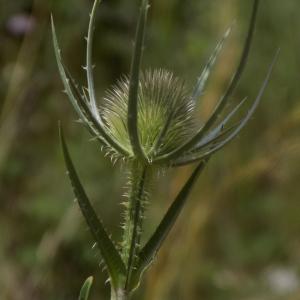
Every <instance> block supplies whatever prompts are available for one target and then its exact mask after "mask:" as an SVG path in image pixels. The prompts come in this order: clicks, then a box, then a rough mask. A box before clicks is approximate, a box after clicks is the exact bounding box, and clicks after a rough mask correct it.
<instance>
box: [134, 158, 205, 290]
mask: <svg viewBox="0 0 300 300" xmlns="http://www.w3.org/2000/svg"><path fill="white" fill-rule="evenodd" d="M206 163H207V160H206V161H202V162H200V163H199V165H198V166H197V168H196V169H195V170H194V172H193V173H192V175H191V176H190V178H189V179H188V181H187V182H186V184H185V185H184V187H183V188H182V189H181V191H180V192H179V194H178V195H177V197H176V199H175V200H174V202H173V203H172V205H171V206H170V208H169V209H168V211H167V213H166V214H165V216H164V217H163V219H162V221H161V222H160V224H159V226H158V227H157V229H156V230H155V232H154V233H153V235H152V237H151V238H150V239H149V241H148V242H147V243H146V245H145V246H144V247H143V248H142V250H141V251H140V253H139V255H138V259H139V261H138V265H137V268H136V270H135V272H134V274H133V276H132V278H133V282H132V284H134V285H135V284H137V282H138V281H139V279H140V276H141V274H142V273H143V271H144V270H145V268H147V266H148V265H149V264H150V263H151V262H152V260H153V259H154V257H155V255H156V253H157V252H158V250H159V249H160V247H161V245H162V243H163V241H164V240H165V239H166V237H167V236H168V234H169V232H170V231H171V229H172V227H173V225H174V223H175V221H176V220H177V218H178V216H179V214H180V212H181V211H182V209H183V207H184V205H185V203H186V201H187V198H188V196H189V194H190V192H191V190H192V187H193V185H194V184H195V182H196V180H197V178H198V176H199V175H200V174H201V172H202V171H203V169H204V167H205V165H206Z"/></svg>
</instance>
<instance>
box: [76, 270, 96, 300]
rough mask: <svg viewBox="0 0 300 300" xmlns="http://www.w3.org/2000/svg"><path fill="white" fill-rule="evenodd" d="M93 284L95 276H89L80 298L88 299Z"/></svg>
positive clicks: (79, 299) (80, 299)
mask: <svg viewBox="0 0 300 300" xmlns="http://www.w3.org/2000/svg"><path fill="white" fill-rule="evenodd" d="M92 284H93V277H92V276H90V277H89V278H87V279H86V281H85V282H84V284H83V285H82V288H81V290H80V294H79V298H78V300H88V299H89V295H90V291H91V287H92Z"/></svg>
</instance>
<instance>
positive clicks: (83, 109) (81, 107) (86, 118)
mask: <svg viewBox="0 0 300 300" xmlns="http://www.w3.org/2000/svg"><path fill="white" fill-rule="evenodd" d="M51 26H52V38H53V45H54V51H55V57H56V61H57V65H58V70H59V73H60V77H61V80H62V82H63V85H64V88H65V91H66V93H67V95H68V98H69V100H70V102H71V104H72V105H73V107H74V109H75V111H76V112H77V114H78V116H79V117H80V119H81V120H82V121H83V122H84V123H85V124H86V125H87V126H89V127H91V123H93V125H94V127H93V128H95V127H96V128H97V135H98V136H100V137H101V139H102V140H103V141H104V142H105V143H106V144H107V145H110V146H111V147H112V148H114V149H116V150H117V152H120V153H123V154H127V151H126V149H124V148H123V147H122V146H121V145H120V144H119V143H118V142H116V141H115V140H114V139H113V138H112V137H111V136H110V135H109V134H108V133H107V132H106V130H105V129H104V127H103V126H102V125H101V124H100V123H99V122H97V121H96V120H95V118H94V117H93V115H92V114H91V111H90V110H89V108H88V107H87V105H86V104H85V103H84V101H82V99H81V98H80V97H79V98H77V97H76V96H75V95H74V93H73V90H72V87H71V84H72V82H70V81H72V79H71V78H69V77H68V76H67V74H66V70H65V68H64V65H63V62H62V57H61V54H60V50H59V46H58V41H57V36H56V32H55V27H54V21H53V18H52V16H51ZM80 101H81V102H80ZM79 102H80V103H79ZM93 130H94V129H93Z"/></svg>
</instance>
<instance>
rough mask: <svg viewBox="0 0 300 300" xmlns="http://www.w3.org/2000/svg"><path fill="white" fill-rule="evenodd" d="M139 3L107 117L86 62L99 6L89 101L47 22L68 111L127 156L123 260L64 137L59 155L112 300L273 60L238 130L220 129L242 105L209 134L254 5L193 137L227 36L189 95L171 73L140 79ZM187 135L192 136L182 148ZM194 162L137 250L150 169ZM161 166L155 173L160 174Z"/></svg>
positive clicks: (135, 280)
mask: <svg viewBox="0 0 300 300" xmlns="http://www.w3.org/2000/svg"><path fill="white" fill-rule="evenodd" d="M141 3H142V4H141V9H140V15H139V20H138V24H137V31H136V41H135V47H134V52H133V58H132V66H131V74H130V78H129V80H126V79H125V80H123V82H120V83H119V85H118V86H117V87H115V88H114V90H113V92H109V93H108V96H107V97H106V99H105V100H106V106H105V111H104V113H103V112H101V111H100V113H99V111H98V108H97V105H96V98H95V91H94V80H93V74H92V63H91V60H92V38H93V25H94V21H95V9H96V6H97V4H98V0H96V1H95V2H94V6H93V9H92V13H91V18H90V24H89V30H88V37H87V67H86V69H87V82H88V95H89V97H87V96H85V93H83V95H82V94H81V93H80V91H79V90H78V89H77V86H76V84H75V82H74V80H73V79H72V77H71V75H70V74H69V73H68V72H66V71H65V68H64V66H63V64H62V61H61V56H60V52H59V48H58V42H57V38H56V33H55V28H54V23H53V20H52V35H53V42H54V50H55V54H56V60H57V63H58V68H59V72H60V75H61V78H62V81H63V84H64V87H65V89H66V92H67V95H68V97H69V98H70V101H71V103H72V105H73V106H74V108H75V110H76V111H77V113H78V115H79V117H80V119H81V121H82V122H83V123H85V124H86V125H87V127H88V128H89V129H90V131H91V132H92V134H93V133H94V134H95V133H96V136H97V137H98V138H99V139H100V140H101V141H102V143H103V144H104V145H105V146H106V147H110V148H111V149H114V151H117V152H119V153H118V154H117V155H118V156H119V157H122V155H125V157H124V158H126V159H127V163H128V164H129V165H131V170H130V172H131V173H130V174H131V181H132V182H131V187H130V188H131V191H130V196H129V201H128V204H127V205H126V206H125V223H124V226H123V230H124V232H123V242H122V245H121V246H122V254H120V253H119V251H118V250H117V249H116V248H115V246H114V244H113V242H112V240H111V239H110V238H109V237H108V235H107V233H106V231H105V230H104V228H103V225H102V223H101V222H100V221H99V219H98V218H97V215H96V213H95V211H94V209H93V207H92V205H91V203H90V202H89V199H88V197H87V196H86V193H85V191H84V189H83V187H82V185H81V183H80V181H79V179H78V176H77V174H76V171H75V169H74V166H73V163H72V161H71V158H70V156H69V153H68V150H67V146H66V143H65V141H64V137H63V134H62V132H61V143H62V149H63V153H64V158H65V162H66V166H67V169H68V174H69V177H70V180H71V183H72V186H73V190H74V193H75V195H76V197H77V199H78V203H79V206H80V209H81V211H82V213H83V215H84V217H85V220H86V222H87V224H88V226H89V228H90V230H91V232H92V234H93V236H94V238H95V239H96V241H97V244H98V247H99V249H100V251H101V254H102V256H103V258H104V263H105V265H106V266H107V268H108V273H109V276H110V281H111V288H112V298H113V299H114V298H117V299H120V300H121V299H127V298H128V297H130V296H131V294H132V292H133V291H134V290H135V289H136V288H137V287H138V286H139V284H140V280H141V275H142V273H143V272H144V271H145V269H147V267H148V266H149V264H150V263H151V262H152V260H153V259H154V257H155V255H156V254H157V252H158V250H159V248H160V246H161V244H162V242H163V241H164V240H165V238H166V236H167V235H168V233H169V232H170V230H171V229H172V227H173V226H174V223H175V221H176V219H177V217H178V215H179V214H180V211H181V210H182V208H183V206H184V204H185V202H186V200H187V197H188V195H189V193H190V191H191V187H192V186H193V184H194V183H195V180H196V178H197V177H198V174H199V173H200V172H201V171H202V170H203V168H204V166H205V164H206V161H207V160H208V159H209V158H210V156H211V155H212V154H213V153H215V152H216V151H218V150H219V149H221V148H223V146H225V145H226V144H227V143H228V142H229V141H231V140H232V139H233V138H235V137H236V136H237V134H238V133H239V132H240V130H241V129H242V128H243V127H244V126H245V125H246V124H247V122H248V121H249V119H250V117H251V116H252V115H253V113H254V111H255V109H256V107H257V105H258V103H259V102H260V100H261V98H262V96H263V93H264V91H265V88H266V86H267V83H268V81H269V78H270V75H271V71H272V69H273V65H274V62H275V61H274V62H273V64H272V65H271V67H270V70H269V72H268V75H267V78H266V79H265V81H264V83H263V85H262V88H261V90H260V92H259V94H258V96H257V98H256V100H255V101H254V103H253V104H252V106H251V107H250V109H249V111H248V113H247V114H246V116H245V117H244V118H242V119H241V121H239V123H238V124H237V125H236V126H232V127H230V128H229V129H228V128H225V125H226V124H227V123H228V121H230V119H231V117H232V116H233V115H234V114H235V113H236V112H237V111H238V109H239V108H240V106H241V105H242V104H243V103H244V101H242V102H241V103H240V104H239V105H237V106H236V108H234V109H233V111H232V112H231V113H229V114H228V115H227V116H226V117H225V119H224V120H223V121H221V122H220V123H221V125H219V126H217V127H216V128H214V129H213V130H211V127H212V126H213V125H214V123H215V122H216V120H217V118H218V117H219V115H220V114H221V113H222V111H223V109H224V107H225V105H226V103H227V102H228V99H229V97H230V96H231V94H232V92H233V91H234V89H235V87H236V85H237V83H238V81H239V79H240V77H241V74H242V72H243V70H244V67H245V65H246V61H247V58H248V54H249V50H250V46H251V42H252V38H253V33H254V28H255V23H256V16H257V10H258V3H259V1H258V0H254V4H253V11H252V17H251V20H250V25H249V30H248V35H247V38H246V42H245V46H244V50H243V52H242V56H241V60H240V63H239V65H238V68H237V71H236V73H235V75H234V76H233V79H232V81H231V83H230V85H229V87H228V89H227V90H226V92H225V94H224V96H223V97H222V98H221V100H220V102H219V104H218V106H217V107H216V108H215V110H214V112H213V114H212V115H211V117H210V118H209V119H208V121H207V122H206V123H205V124H204V125H203V126H202V127H201V128H200V129H199V130H197V132H196V133H193V130H192V128H191V127H192V126H191V123H190V122H191V120H192V119H193V117H194V116H193V117H190V114H192V113H194V109H195V106H196V105H195V100H197V98H199V96H200V94H201V93H202V92H203V87H204V85H205V82H206V81H207V78H208V75H209V73H210V69H211V68H212V66H213V65H214V63H215V60H216V57H217V55H218V54H219V52H220V50H221V48H222V45H223V43H224V40H225V39H226V37H227V36H228V34H229V31H227V32H226V33H225V35H224V37H223V39H222V40H221V42H220V43H219V44H218V45H217V48H216V49H215V51H214V53H213V54H212V56H211V57H210V59H209V61H208V63H207V65H206V66H205V67H204V70H203V72H202V75H201V76H200V77H199V79H198V81H197V84H196V87H195V88H194V92H193V93H192V95H191V96H187V93H186V92H185V86H184V84H181V83H180V81H179V80H177V79H176V78H174V77H173V75H171V74H169V73H167V72H165V71H153V73H150V72H148V73H145V75H143V76H142V79H141V78H140V69H141V61H142V52H143V47H144V38H145V27H146V21H147V11H148V1H147V0H142V1H141ZM74 91H75V92H77V94H76V95H74V93H73V92H74ZM103 120H104V121H103ZM153 126H154V127H153ZM210 130H211V131H210ZM207 132H208V134H207ZM188 135H190V137H189V138H188V141H187V142H185V139H186V136H188ZM129 149H131V150H129ZM119 150H120V151H119ZM195 161H200V164H199V165H198V167H197V168H196V170H195V171H194V172H193V174H192V175H191V177H190V178H189V179H188V181H187V183H186V185H185V186H184V187H183V189H182V191H181V192H180V193H179V194H178V196H177V198H176V199H175V200H174V202H173V204H172V205H171V207H170V209H169V210H168V211H167V213H166V215H165V216H164V218H163V219H162V221H161V222H160V225H159V226H158V228H157V229H156V231H155V232H154V234H153V235H152V237H151V238H150V239H149V241H148V242H146V245H145V246H144V248H142V250H141V251H140V241H141V234H142V228H143V218H144V210H145V201H146V200H145V199H146V197H147V196H146V195H147V186H148V179H147V176H148V172H149V170H150V169H151V168H152V164H153V165H156V164H158V166H159V167H164V166H165V165H166V166H178V165H184V164H189V163H192V162H195ZM159 167H158V169H157V170H159Z"/></svg>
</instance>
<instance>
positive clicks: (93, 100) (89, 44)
mask: <svg viewBox="0 0 300 300" xmlns="http://www.w3.org/2000/svg"><path fill="white" fill-rule="evenodd" d="M99 3H100V0H95V1H94V5H93V9H92V12H91V16H90V22H89V29H88V36H87V52H86V72H87V82H88V92H89V99H90V106H91V110H92V113H93V115H94V117H95V118H96V119H97V120H98V121H99V119H100V115H99V112H98V108H97V104H96V95H95V86H94V77H93V66H92V51H93V50H92V49H93V36H94V25H95V17H96V8H97V5H98V4H99Z"/></svg>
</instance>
